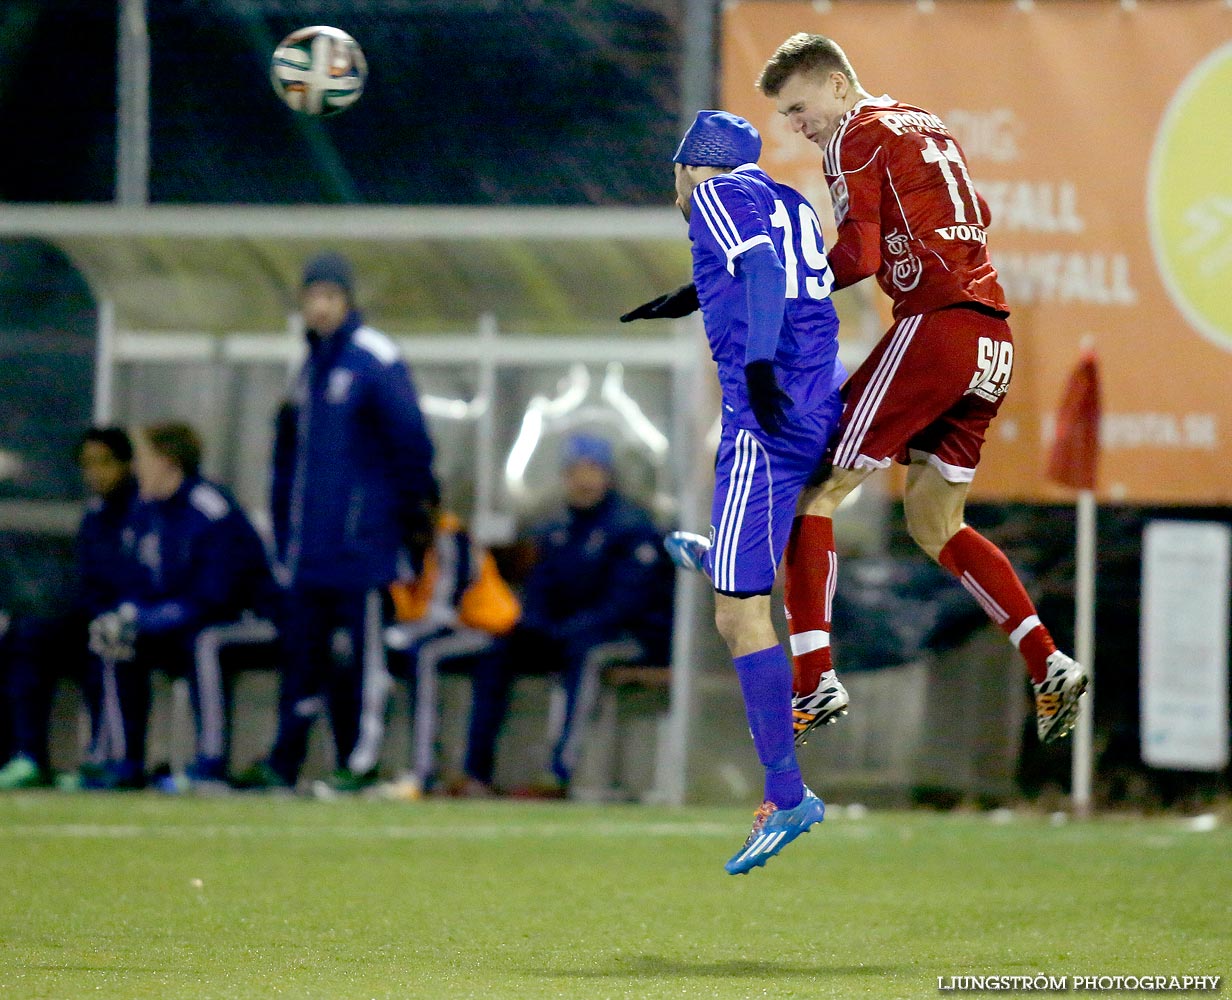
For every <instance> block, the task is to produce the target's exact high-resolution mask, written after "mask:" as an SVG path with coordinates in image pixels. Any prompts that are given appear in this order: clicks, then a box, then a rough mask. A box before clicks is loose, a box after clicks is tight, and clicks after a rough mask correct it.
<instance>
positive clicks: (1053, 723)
mask: <svg viewBox="0 0 1232 1000" xmlns="http://www.w3.org/2000/svg"><path fill="white" fill-rule="evenodd" d="M1088 680H1089V679H1088V677H1087V672H1086V671H1085V670H1083V669H1082V666H1081V665H1080V664H1078V663H1077V662H1075V661H1074V660H1072V659H1071V658H1070V657H1068V656H1066V655H1065V654H1064V653H1062V652H1061V651H1060V650H1058V651H1057V652H1055V653H1053V654H1052V655H1051V656H1049V657H1048V675H1047V676H1046V677H1045V678H1044V679H1043V680H1042V681H1040V683H1038V684H1032V685H1031V686H1032V687H1033V688H1034V689H1035V727H1036V732H1038V733H1039V741H1040V742H1041V743H1051V742H1052V741H1053V740H1059V739H1061V737H1063V736H1067V735H1069V731H1070V730H1071V729H1073V728H1074V723H1075V722H1077V721H1078V700H1079V699H1080V698H1081V697H1082V696H1083V694H1084V693H1085V692H1086V689H1087V683H1088Z"/></svg>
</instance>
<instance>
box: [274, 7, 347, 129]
mask: <svg viewBox="0 0 1232 1000" xmlns="http://www.w3.org/2000/svg"><path fill="white" fill-rule="evenodd" d="M367 77H368V62H367V60H366V59H364V53H363V50H362V49H361V48H360V47H359V44H358V43H357V42H356V41H355V39H354V38H352V37H351V36H350V35H348V34H347V33H346V32H345V31H342V30H340V29H338V28H330V27H327V26H326V25H323V24H317V25H313V26H312V27H310V28H300V29H299V30H298V31H292V32H291V34H289V35H287V37H286V38H284V39H283V40H282V41H281V42H279V43H278V48H276V49H274V58H273V60H272V62H271V65H270V82H271V83H273V85H274V92H275V93H276V94H277V95H278V96H279V97H281V98H282V100H283V101H284V102H285V103H286V105H287V107H289V108H290V109H291V110H292V111H299V112H301V113H303V114H306V115H314V116H316V117H320V118H324V117H327V116H329V115H336V114H337V113H338V112H339V111H345V110H346V109H347V108H349V107H350V106H351V105H352V104H354V103H355V102H356V101H358V100H359V95H360V94H362V93H363V92H364V81H365V80H366V79H367Z"/></svg>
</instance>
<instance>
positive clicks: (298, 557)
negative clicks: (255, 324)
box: [253, 253, 437, 790]
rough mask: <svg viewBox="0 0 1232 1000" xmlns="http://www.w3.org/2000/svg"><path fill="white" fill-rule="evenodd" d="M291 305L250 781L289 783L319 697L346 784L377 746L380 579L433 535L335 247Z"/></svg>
mask: <svg viewBox="0 0 1232 1000" xmlns="http://www.w3.org/2000/svg"><path fill="white" fill-rule="evenodd" d="M300 311H301V315H302V316H303V320H304V325H305V328H306V333H307V339H308V358H307V360H306V361H305V363H304V367H303V370H302V371H301V373H300V376H299V379H298V380H297V382H296V384H295V388H294V391H293V395H292V399H291V401H290V404H289V405H288V406H286V407H284V408H283V410H282V412H281V413H280V415H279V421H278V430H277V434H276V440H275V444H274V481H273V491H272V497H271V508H272V514H273V521H274V537H275V544H276V555H277V561H278V564H279V572H280V574H281V577H282V583H283V585H284V587H285V588H286V602H285V603H286V607H285V610H284V615H283V619H282V621H281V623H280V632H281V634H282V636H283V642H284V656H285V662H284V672H283V683H282V691H281V694H280V697H279V719H278V739H277V741H276V743H275V746H274V748H273V750H272V751H271V753H270V757H269V760H268V761H267V762H266V764H265V765H264V766H263V767H261V766H258V777H261V778H263V779H264V780H261V781H257V782H253V783H254V784H285V785H294V784H295V781H296V779H297V778H298V774H299V769H300V766H301V764H302V763H303V759H304V755H305V752H306V748H307V740H308V733H309V730H310V729H311V727H312V723H313V721H314V718H315V717H316V715H317V714H318V713H319V711H320V709H321V708H322V700H324V704H325V705H326V706H327V707H328V711H329V719H330V725H331V728H332V730H333V735H334V744H335V748H336V759H337V765H338V771H337V773H336V774H335V775H334V783H335V787H337V788H339V789H340V790H353V789H355V788H357V787H360V786H362V785H364V784H366V783H368V782H370V781H371V780H372V779H373V778H374V777H375V772H376V764H377V759H376V756H377V748H379V747H380V745H381V740H380V737H381V735H382V728H383V725H384V711H385V703H386V694H387V688H388V685H389V675H388V673H387V671H386V667H385V650H384V645H383V641H382V634H383V631H384V624H385V619H386V618H387V617H388V613H389V607H388V601H389V597H388V586H389V584H390V583H391V582H393V581H394V580H395V579H397V578H399V577H406V576H408V575H409V574H410V573H411V572H412V571H413V566H412V564H413V562H414V561H415V559H416V556H417V554H419V553H422V548H423V546H424V545H425V544H426V541H427V539H428V538H430V536H431V518H430V514H429V511H428V508H429V507H430V506H431V505H432V504H434V503H435V502H436V498H437V488H436V482H435V480H434V479H433V476H432V442H431V440H430V439H429V437H428V433H427V429H426V428H425V426H424V419H423V414H422V413H421V412H420V409H419V400H418V397H417V396H416V393H415V387H414V384H413V383H412V381H411V374H410V370H409V369H408V367H407V365H406V363H405V362H404V361H403V360H402V358H401V356H400V354H399V351H398V348H397V347H396V346H395V345H394V343H393V341H391V340H390V339H389V338H388V337H387V336H385V335H384V334H382V333H379V332H377V331H376V330H374V329H372V328H371V327H370V326H367V325H365V324H364V322H363V319H362V317H361V316H360V314H359V312H358V311H357V310H356V308H355V301H354V279H353V275H352V270H351V265H350V263H349V262H348V261H347V260H346V258H344V257H342V256H340V255H338V254H335V253H325V254H322V255H320V256H318V257H315V258H314V259H312V260H311V261H309V263H308V265H307V267H306V268H305V269H304V278H303V284H302V287H301V292H300ZM339 633H340V634H341V635H340V638H341V636H345V641H340V642H338V643H337V645H336V643H335V636H336V634H339ZM341 647H345V649H342V648H341ZM341 652H345V654H346V655H337V654H338V653H341ZM262 770H263V771H264V774H263V775H262V774H261V773H260V772H261V771H262Z"/></svg>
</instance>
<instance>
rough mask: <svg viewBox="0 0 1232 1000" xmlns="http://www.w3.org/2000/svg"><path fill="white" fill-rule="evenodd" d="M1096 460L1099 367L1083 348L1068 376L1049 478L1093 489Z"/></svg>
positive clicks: (1059, 413)
mask: <svg viewBox="0 0 1232 1000" xmlns="http://www.w3.org/2000/svg"><path fill="white" fill-rule="evenodd" d="M1098 462H1099V369H1098V368H1097V366H1096V363H1095V351H1093V350H1087V351H1084V352H1083V354H1082V357H1081V358H1079V360H1078V364H1077V365H1076V366H1075V368H1074V370H1073V372H1072V373H1071V374H1070V377H1069V384H1068V385H1066V387H1065V396H1064V398H1063V399H1062V400H1061V409H1060V410H1059V411H1058V413H1057V433H1056V438H1055V439H1054V440H1053V442H1052V451H1051V452H1050V453H1049V455H1048V478H1049V479H1053V480H1056V481H1057V482H1058V483H1060V484H1061V485H1062V486H1069V487H1070V488H1071V489H1075V490H1093V489H1095V467H1096V465H1097V464H1098Z"/></svg>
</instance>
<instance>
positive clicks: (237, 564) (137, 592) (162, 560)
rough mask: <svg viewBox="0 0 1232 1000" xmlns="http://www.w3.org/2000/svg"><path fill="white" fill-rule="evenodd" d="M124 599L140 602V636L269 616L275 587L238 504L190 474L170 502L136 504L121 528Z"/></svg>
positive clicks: (261, 548)
mask: <svg viewBox="0 0 1232 1000" xmlns="http://www.w3.org/2000/svg"><path fill="white" fill-rule="evenodd" d="M123 541H124V552H125V555H126V557H127V560H126V561H127V563H128V566H127V572H126V573H125V578H126V579H125V583H124V584H123V590H124V593H122V594H121V595H120V596H121V599H122V600H125V601H131V602H132V603H134V604H136V605H137V628H138V631H139V632H140V633H141V634H143V635H159V634H165V633H168V632H171V631H175V630H182V631H186V632H194V631H196V630H198V629H200V628H202V627H203V626H205V625H210V624H216V623H219V622H227V621H234V620H235V619H236V618H238V617H240V615H241V614H242V613H243V612H244V611H245V610H253V611H256V612H257V613H258V614H262V615H268V614H270V613H271V611H272V605H273V601H274V594H275V589H274V585H273V577H272V575H271V573H270V569H269V562H268V559H267V557H266V553H265V547H264V545H263V544H262V543H261V539H260V537H259V536H258V535H257V532H256V530H255V529H254V528H253V526H252V523H251V522H250V521H249V520H248V518H247V516H246V515H245V514H244V512H243V510H242V509H241V508H240V506H239V504H237V503H236V501H235V500H234V499H233V498H232V497H231V495H230V494H229V493H228V492H227V491H226V490H224V489H223V488H222V487H220V486H216V485H215V484H213V483H211V482H208V481H206V480H204V479H201V478H200V477H198V476H191V477H188V478H186V479H185V480H184V483H183V484H182V485H181V486H180V488H179V489H178V490H177V491H176V492H175V494H174V495H173V496H171V497H170V498H169V499H167V500H157V501H139V502H138V503H137V504H136V506H134V508H133V511H132V514H131V516H130V518H129V522H128V524H127V525H126V526H125V528H124V535H123Z"/></svg>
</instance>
